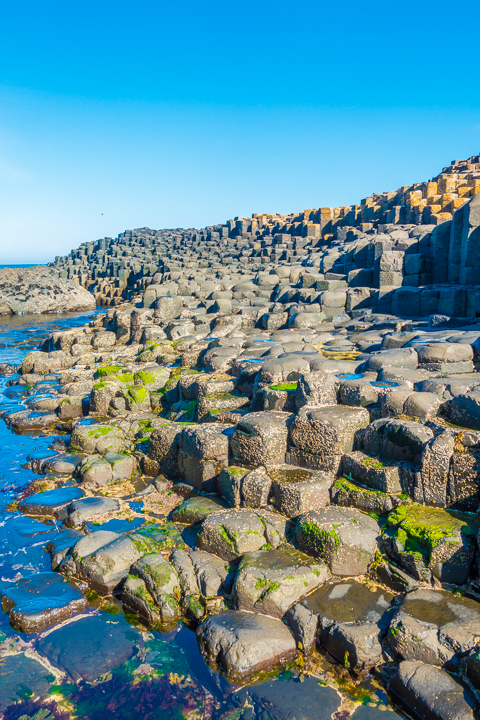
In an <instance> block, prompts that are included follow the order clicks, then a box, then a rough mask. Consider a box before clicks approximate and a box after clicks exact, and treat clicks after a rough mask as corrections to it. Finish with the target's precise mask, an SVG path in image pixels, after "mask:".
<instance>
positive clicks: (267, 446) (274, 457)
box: [230, 412, 293, 468]
mask: <svg viewBox="0 0 480 720" xmlns="http://www.w3.org/2000/svg"><path fill="white" fill-rule="evenodd" d="M292 418H293V416H292V415H290V414H289V413H285V412H256V413H249V414H248V415H245V417H243V418H242V419H241V421H240V422H239V423H238V424H237V426H236V428H235V432H234V433H233V435H232V438H231V440H230V446H231V449H232V453H233V455H234V457H235V459H236V460H237V461H240V462H241V463H245V464H246V465H248V466H250V467H252V468H255V467H259V466H260V465H279V464H282V463H284V462H285V453H286V452H287V437H288V423H289V422H290V420H291V419H292Z"/></svg>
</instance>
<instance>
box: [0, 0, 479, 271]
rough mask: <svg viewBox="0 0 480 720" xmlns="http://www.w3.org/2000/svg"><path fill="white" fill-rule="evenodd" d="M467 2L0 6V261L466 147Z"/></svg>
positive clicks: (329, 196)
mask: <svg viewBox="0 0 480 720" xmlns="http://www.w3.org/2000/svg"><path fill="white" fill-rule="evenodd" d="M479 20H480V3H479V2H478V0H463V2H460V3H452V2H445V1H444V0H439V1H437V2H436V3H431V2H426V1H425V0H416V2H411V1H410V0H404V1H403V2H401V3H398V2H395V3H393V2H386V1H385V0H382V2H379V1H378V0H373V1H372V0H370V2H364V3H361V2H358V0H356V1H355V2H352V1H351V0H345V1H344V2H328V3H326V2H322V0H312V1H310V0H297V1H296V2H284V1H283V0H256V2H253V1H252V0H242V2H236V3H233V2H226V1H225V0H223V1H222V2H220V1H217V0H206V1H204V2H199V1H198V0H197V1H196V2H192V1H191V0H184V1H183V2H175V3H174V2H169V3H165V2H163V1H162V0H155V1H154V0H150V1H146V0H136V2H133V1H132V0H129V1H128V2H125V1H124V0H115V2H113V1H111V0H100V1H99V0H96V1H95V2H92V1H91V0H81V1H80V0H61V1H59V0H45V1H44V2H39V1H38V0H20V2H10V3H7V2H4V3H2V12H1V23H2V34H1V42H0V263H14V262H48V261H49V260H52V259H53V258H54V256H55V255H62V254H65V253H67V252H68V251H69V250H70V249H71V248H72V247H76V246H77V245H79V244H80V243H81V242H85V241H90V240H95V239H97V238H99V237H105V236H111V237H114V236H115V235H117V234H118V233H119V232H121V231H122V230H125V229H131V228H134V227H143V226H148V227H152V228H161V227H186V228H188V227H202V226H204V225H207V224H214V223H217V222H224V221H225V220H227V219H229V218H232V217H234V216H237V215H240V216H248V215H251V213H252V212H261V211H262V212H293V211H301V210H303V209H304V208H315V207H319V206H324V205H327V206H328V205H347V204H351V203H355V202H359V201H360V199H361V198H362V197H365V196H367V195H369V194H370V193H372V192H382V191H385V190H395V189H396V188H397V187H399V186H401V185H406V184H409V183H412V182H419V181H422V180H427V179H429V178H430V177H432V176H433V175H435V174H437V173H438V172H440V171H441V169H442V167H443V166H445V165H447V164H448V163H449V162H450V161H451V160H452V159H462V158H464V157H468V156H469V155H473V154H476V153H478V152H479V151H480V82H479V80H478V39H477V35H478V27H479Z"/></svg>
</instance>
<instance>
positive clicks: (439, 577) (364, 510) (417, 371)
mask: <svg viewBox="0 0 480 720" xmlns="http://www.w3.org/2000/svg"><path fill="white" fill-rule="evenodd" d="M477 204H478V203H477V198H476V197H475V198H474V199H473V200H471V201H470V203H468V204H467V206H465V207H467V208H468V210H465V208H462V209H460V210H457V213H461V217H460V216H457V214H455V215H454V216H453V219H452V221H451V226H450V228H452V227H453V228H454V227H457V228H458V227H460V225H462V227H463V226H465V222H466V220H465V218H466V217H468V218H469V220H468V223H470V225H469V228H470V229H469V234H468V236H467V240H469V243H470V244H469V252H470V253H471V254H470V255H468V254H467V255H464V256H463V259H462V262H463V264H464V268H465V267H469V265H468V258H469V257H470V258H473V257H474V241H475V237H476V232H477V230H478V226H475V225H472V222H473V220H472V219H473V218H475V217H476V215H475V212H477V211H476V207H477ZM446 224H448V223H446ZM479 226H480V222H479ZM441 228H442V225H439V230H438V232H437V233H436V234H434V233H433V231H432V230H423V231H422V232H420V233H419V232H418V231H417V229H415V228H409V227H408V226H403V227H402V228H397V229H396V230H394V231H393V230H392V231H391V233H390V240H388V242H389V243H390V242H393V241H396V242H399V243H401V244H402V247H404V249H403V250H398V249H397V250H389V249H385V247H383V246H382V248H380V249H381V252H379V255H378V258H380V259H381V263H383V265H382V264H378V268H379V273H380V275H379V277H383V276H382V275H381V274H382V273H387V272H392V273H393V272H394V271H393V270H387V268H386V265H385V263H386V262H387V260H388V258H390V261H391V263H393V265H395V263H397V261H398V262H399V260H398V257H397V255H395V253H404V255H403V256H402V262H404V258H405V257H410V258H412V257H413V256H414V255H421V253H419V252H414V253H409V250H408V249H409V248H414V250H419V249H420V250H421V249H422V248H425V247H427V246H428V247H430V248H431V247H434V245H433V244H432V242H431V238H432V237H435V236H436V237H437V238H438V237H443V236H444V235H445V237H446V228H445V229H444V230H441ZM394 233H396V235H394ZM423 233H426V235H429V238H430V240H429V243H430V244H428V243H424V244H423V245H422V236H423V237H426V235H423ZM375 237H376V238H377V239H376V240H375V239H374V238H375ZM384 240H385V239H383V240H382V241H379V240H378V235H372V238H370V239H368V240H367V241H366V242H365V243H364V244H363V248H367V251H366V252H367V253H368V252H370V248H371V247H373V248H374V249H375V248H376V247H377V244H378V243H380V245H381V242H383V241H384ZM464 241H465V242H466V240H465V238H464ZM159 242H163V240H162V241H159ZM385 242H387V241H386V240H385ZM462 242H463V241H462ZM380 245H378V247H380ZM358 247H359V245H358V244H357V249H358ZM202 248H203V245H202V242H199V244H198V248H197V249H198V253H197V256H195V257H193V256H192V246H191V245H189V244H188V243H187V244H185V245H184V254H183V256H182V257H183V259H182V257H181V253H180V251H179V252H178V255H177V257H176V258H174V259H171V260H168V262H169V263H170V266H169V268H168V269H167V267H166V265H165V266H164V272H162V273H160V272H159V273H158V276H156V275H155V276H153V277H151V278H150V282H149V283H147V282H145V284H144V287H143V290H142V293H141V294H139V295H134V296H132V298H131V302H123V304H119V303H116V305H118V307H115V308H112V309H110V310H108V311H107V312H106V313H105V314H104V315H103V316H102V317H101V318H98V319H96V320H94V321H92V322H90V323H89V324H88V325H87V326H85V327H83V328H76V329H73V330H68V331H62V332H54V333H52V334H51V336H50V337H49V338H48V339H47V340H46V341H44V342H43V343H42V345H41V348H40V349H39V350H38V351H33V352H30V353H29V354H28V355H27V356H26V357H25V359H24V361H23V363H22V366H21V368H18V369H17V368H10V369H9V368H8V367H4V368H3V370H4V372H11V373H12V374H13V373H15V372H16V371H17V370H18V374H14V375H13V377H12V379H11V380H10V381H9V385H10V386H11V387H14V386H18V389H19V390H21V389H22V387H23V388H24V395H25V397H27V398H28V401H27V405H28V407H27V408H26V409H25V410H21V411H17V412H13V413H7V414H4V420H5V422H6V423H7V424H8V425H9V426H10V427H11V429H12V430H13V431H15V432H17V433H32V432H42V433H46V434H52V435H53V436H55V437H54V440H53V445H52V449H53V450H55V453H52V455H50V456H49V457H45V458H36V459H34V460H32V461H31V466H32V468H33V469H34V470H35V472H37V473H38V474H39V475H40V476H42V479H39V481H38V483H35V484H34V488H33V489H34V490H35V492H33V493H29V494H27V495H26V496H24V497H22V498H21V499H20V500H19V502H18V510H20V511H21V512H22V513H24V514H25V515H30V516H33V517H40V518H45V519H51V520H52V519H53V520H55V522H56V523H57V524H58V525H59V528H60V529H59V533H58V535H57V536H56V537H55V539H53V540H52V541H50V543H49V544H48V546H47V551H48V552H49V554H50V558H51V567H52V572H48V573H43V574H41V575H38V574H37V575H35V576H32V577H31V578H28V577H27V578H23V579H22V580H20V581H19V582H18V583H16V584H15V585H12V587H11V588H9V589H8V590H4V591H3V592H2V609H3V611H4V612H6V613H8V614H9V620H10V623H11V625H12V626H13V627H14V628H16V629H18V630H20V631H21V632H27V633H29V632H36V631H39V630H44V629H45V628H48V627H52V626H54V625H55V624H56V623H59V622H62V621H64V620H65V619H68V618H72V617H74V616H75V615H76V614H77V613H79V612H81V611H82V610H83V609H84V608H85V606H86V603H87V600H88V597H89V593H92V592H94V593H96V594H98V595H100V596H109V595H111V594H113V595H114V596H116V597H117V598H120V599H121V601H122V603H123V608H124V612H125V614H126V615H127V617H132V618H133V617H134V618H136V621H137V622H140V623H141V624H142V625H143V626H145V627H149V628H154V629H155V628H156V629H161V630H163V631H166V630H168V629H171V628H173V627H175V625H176V624H177V623H178V622H179V621H180V620H182V621H183V622H185V623H187V624H189V625H190V626H191V627H194V628H196V635H197V642H198V646H199V648H200V650H201V652H202V654H203V656H204V657H205V658H206V660H207V662H208V663H209V665H210V666H211V667H213V668H214V669H216V670H218V671H219V672H221V673H222V674H223V675H225V676H226V677H227V678H228V679H229V680H230V681H231V682H234V683H236V684H240V685H242V684H245V683H250V682H252V681H255V680H258V679H259V678H266V677H267V676H268V675H269V674H271V673H275V672H277V671H278V670H279V669H280V668H282V667H285V666H287V665H288V664H291V663H295V666H296V667H297V668H298V667H307V666H308V663H309V658H310V657H311V655H312V653H313V652H314V650H315V651H318V652H320V653H321V654H322V655H324V656H325V657H326V658H328V659H329V660H331V661H333V662H335V663H337V665H338V667H339V668H342V671H343V672H346V673H347V674H348V675H349V677H350V678H351V679H353V680H355V679H358V678H361V677H364V676H365V674H366V673H368V672H371V673H373V674H374V675H375V677H376V679H377V680H378V681H380V683H381V684H382V686H383V687H384V688H385V689H387V690H388V691H389V692H390V694H391V696H392V697H393V698H394V699H395V701H396V702H398V704H399V705H402V706H403V707H404V708H405V709H406V711H407V712H408V713H412V714H415V713H416V715H417V716H418V717H421V718H426V719H428V720H430V719H431V720H438V719H442V720H450V719H453V718H455V720H467V719H468V720H470V719H473V718H476V717H478V713H479V707H480V704H479V697H480V655H479V639H480V604H479V602H480V583H479V562H480V532H479V531H480V513H479V512H478V511H479V507H480V484H479V477H480V409H479V408H480V392H479V388H480V374H479V368H480V324H479V323H477V315H476V297H477V294H478V288H477V287H474V286H472V287H470V286H469V287H468V288H467V286H465V287H464V286H460V285H458V283H457V284H451V285H445V286H444V287H445V289H444V291H443V292H440V291H439V289H438V287H435V288H432V287H431V286H429V285H422V286H421V288H420V286H419V287H416V288H413V287H412V286H405V285H403V286H401V287H399V288H398V289H396V290H395V289H393V288H392V287H391V286H389V287H390V290H389V292H390V293H393V296H394V297H395V298H396V297H397V294H398V299H396V300H394V301H392V299H391V298H390V305H389V308H390V310H389V312H383V311H381V310H383V308H384V306H383V303H380V300H378V303H377V305H376V306H375V307H371V306H370V307H362V303H361V302H360V303H357V304H354V301H353V300H352V299H351V298H364V299H365V298H366V297H367V295H368V298H369V299H371V298H372V297H373V295H372V294H371V293H370V289H368V287H356V288H352V287H351V285H350V286H349V287H347V281H346V280H345V279H341V278H338V277H335V274H334V273H330V272H328V271H327V272H323V273H320V272H319V266H318V265H315V264H314V262H313V261H312V262H310V260H311V256H309V257H310V260H308V259H307V260H305V261H303V264H302V262H301V261H299V262H298V263H294V262H290V261H289V260H288V258H287V259H286V260H285V261H283V262H282V263H280V262H278V263H276V264H275V266H272V267H270V268H268V267H267V268H265V267H263V268H262V270H261V271H259V272H257V273H256V274H254V275H253V276H252V275H251V274H250V277H249V276H248V273H247V270H246V269H244V272H242V271H241V269H240V267H238V266H234V267H231V266H230V264H228V263H227V264H225V265H221V266H218V265H217V264H216V263H215V262H212V263H211V264H210V265H208V264H207V265H206V266H205V267H202V266H201V257H200V256H201V252H200V251H201V250H202ZM377 249H378V248H377ZM206 252H207V253H208V247H207V249H206ZM358 253H360V250H358ZM422 257H423V256H422ZM429 257H430V265H429V267H430V275H431V276H432V277H434V276H435V273H437V272H439V269H438V268H437V264H436V261H435V259H432V256H431V255H430V256H429ZM174 261H175V262H176V266H175V267H176V269H173V263H174ZM165 262H167V261H165ZM345 262H346V260H345ZM409 262H410V261H409ZM412 262H413V261H412ZM422 262H423V260H422ZM418 263H419V261H418V262H417V265H418ZM397 264H398V263H397ZM331 267H332V266H331ZM392 267H393V266H392ZM395 267H396V266H395ZM402 267H404V266H403V265H402ZM324 269H325V268H324ZM357 276H358V273H357V274H356V275H355V277H357ZM342 283H344V284H342ZM137 289H138V288H137ZM413 289H415V290H416V291H417V292H416V297H417V298H420V297H422V298H423V297H424V296H425V297H426V295H427V294H428V293H429V292H430V295H429V297H430V300H429V301H428V303H427V304H426V305H425V306H423V305H421V304H420V303H421V302H423V300H419V301H418V302H419V304H418V311H417V312H413V311H412V309H411V306H410V305H407V304H404V302H405V298H406V297H407V295H406V294H405V293H404V292H403V291H407V292H408V293H410V295H409V296H408V297H409V298H411V297H413V295H412V292H413ZM367 290H368V292H367ZM402 292H403V294H402ZM435 293H436V294H435ZM462 293H463V295H462ZM460 296H462V297H463V298H464V300H463V301H461V300H459V299H458V298H459V297H460ZM383 297H385V296H384V295H382V290H381V288H379V289H378V295H377V298H383ZM349 298H350V300H349ZM432 298H433V300H432ZM472 298H473V300H472ZM434 300H435V302H436V305H435V303H434ZM392 302H394V303H395V304H394V306H392V304H391V303H392ZM425 302H426V301H425ZM440 302H441V303H443V305H442V306H441V309H442V310H443V309H445V308H446V303H447V302H450V303H451V307H450V311H449V312H448V313H443V312H442V313H439V312H438V310H439V303H440ZM462 302H463V303H464V304H463V305H462ZM472 303H473V304H472ZM392 307H394V309H395V312H394V313H392V312H391V311H392ZM415 307H417V306H415ZM420 307H422V308H423V307H425V308H427V309H431V310H432V312H420V311H419V310H420ZM467 307H468V308H469V311H468V312H466V309H467ZM458 308H460V309H461V312H455V310H456V309H458ZM402 311H404V312H402ZM112 520H122V521H124V528H123V529H122V530H121V531H113V530H112V529H110V528H111V527H112V525H111V524H109V523H111V522H112ZM62 577H64V578H69V579H70V580H71V583H70V584H66V583H64V582H62ZM32 598H35V600H36V602H35V603H33V604H32ZM42 602H43V607H42V609H41V610H39V607H40V606H41V604H42ZM239 717H240V716H239ZM241 717H243V716H241Z"/></svg>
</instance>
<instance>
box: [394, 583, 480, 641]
mask: <svg viewBox="0 0 480 720" xmlns="http://www.w3.org/2000/svg"><path fill="white" fill-rule="evenodd" d="M401 607H402V610H403V611H404V612H406V613H408V615H411V616H412V617H414V618H416V619H417V620H421V621H423V622H427V623H434V624H435V625H437V626H438V627H441V628H442V627H445V626H446V625H450V624H451V623H460V624H461V625H463V626H465V627H467V626H469V627H470V625H472V626H473V627H474V629H475V633H476V634H477V635H480V603H478V602H476V600H472V599H470V598H463V597H455V596H454V595H452V593H450V592H442V591H440V590H428V589H425V590H424V589H420V590H415V591H414V592H410V593H408V595H407V596H406V597H405V600H404V601H403V603H402V606H401Z"/></svg>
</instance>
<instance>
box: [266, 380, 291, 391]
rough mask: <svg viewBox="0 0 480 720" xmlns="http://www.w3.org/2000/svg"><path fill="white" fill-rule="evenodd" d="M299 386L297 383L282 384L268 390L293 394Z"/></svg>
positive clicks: (269, 387)
mask: <svg viewBox="0 0 480 720" xmlns="http://www.w3.org/2000/svg"><path fill="white" fill-rule="evenodd" d="M297 386H298V383H296V382H294V383H280V384H279V385H269V386H268V389H269V390H278V391H279V392H281V391H286V392H293V391H294V390H296V389H297Z"/></svg>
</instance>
